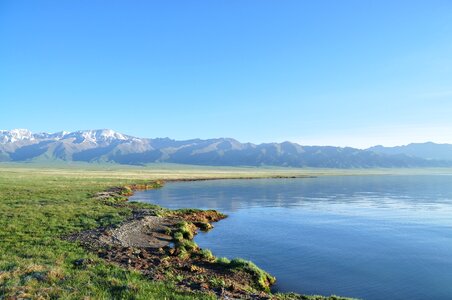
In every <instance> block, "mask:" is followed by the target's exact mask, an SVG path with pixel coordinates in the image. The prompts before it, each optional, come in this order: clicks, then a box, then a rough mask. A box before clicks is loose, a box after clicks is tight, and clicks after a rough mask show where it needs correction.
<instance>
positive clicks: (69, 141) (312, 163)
mask: <svg viewBox="0 0 452 300" xmlns="http://www.w3.org/2000/svg"><path fill="white" fill-rule="evenodd" d="M384 151H386V150H382V151H380V148H379V147H374V148H371V149H368V150H360V149H355V148H349V147H346V148H341V147H331V146H301V145H298V144H295V143H291V142H284V143H265V144H252V143H240V142H238V141H236V140H234V139H231V138H217V139H207V140H201V139H193V140H186V141H176V140H172V139H169V138H155V139H148V138H137V137H133V136H128V135H125V134H121V133H119V132H115V131H113V130H110V129H102V130H81V131H75V132H65V131H62V132H57V133H32V132H30V131H29V130H26V129H14V130H1V131H0V161H83V162H115V163H120V164H132V165H142V164H147V163H154V162H169V163H180V164H197V165H212V166H220V165H221V166H262V165H266V166H289V167H325V168H371V167H438V166H452V162H446V161H441V160H433V159H430V157H428V158H429V159H425V158H419V157H414V156H412V155H406V154H403V153H384ZM445 157H446V156H443V159H444V158H445Z"/></svg>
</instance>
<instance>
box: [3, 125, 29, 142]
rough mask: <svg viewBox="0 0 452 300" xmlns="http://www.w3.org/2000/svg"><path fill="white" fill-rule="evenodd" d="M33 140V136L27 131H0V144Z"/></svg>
mask: <svg viewBox="0 0 452 300" xmlns="http://www.w3.org/2000/svg"><path fill="white" fill-rule="evenodd" d="M31 140H34V135H33V133H32V132H31V131H30V130H27V129H13V130H0V143H2V144H6V143H14V142H17V141H31Z"/></svg>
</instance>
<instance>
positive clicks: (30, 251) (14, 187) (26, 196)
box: [0, 167, 210, 299]
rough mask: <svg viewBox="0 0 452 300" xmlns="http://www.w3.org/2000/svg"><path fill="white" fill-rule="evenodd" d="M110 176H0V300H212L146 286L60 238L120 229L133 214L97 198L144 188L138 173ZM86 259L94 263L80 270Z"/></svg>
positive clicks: (6, 171)
mask: <svg viewBox="0 0 452 300" xmlns="http://www.w3.org/2000/svg"><path fill="white" fill-rule="evenodd" d="M107 175H109V176H102V175H99V174H97V173H96V171H93V173H90V172H86V173H85V174H83V173H82V174H78V172H75V174H68V173H67V172H66V171H65V170H62V172H60V173H59V172H56V171H55V170H52V171H51V172H48V170H47V171H45V170H44V171H43V172H42V170H40V169H37V170H36V169H33V170H29V169H28V168H11V167H8V168H3V169H1V170H0V241H1V242H0V299H1V298H7V297H17V298H19V297H22V298H34V299H36V298H39V297H41V298H43V299H51V298H64V299H83V298H84V297H86V299H90V298H91V299H112V298H115V299H193V298H196V299H199V298H206V299H210V297H208V296H200V295H196V296H194V295H193V294H188V293H182V292H179V291H177V290H176V289H175V287H174V286H172V285H169V284H163V283H156V282H152V281H150V280H147V279H146V278H144V277H143V276H142V275H140V274H138V273H137V272H134V271H129V270H125V269H121V268H119V267H117V266H114V265H112V264H109V263H106V262H104V261H103V260H101V259H99V258H97V256H95V255H93V254H90V253H88V252H86V251H85V250H84V249H82V248H81V247H80V246H78V245H76V244H74V243H70V242H67V241H64V240H62V239H61V238H60V237H61V236H64V235H66V234H69V233H72V232H75V231H80V230H85V229H88V228H94V227H97V226H102V225H108V224H112V223H117V222H120V221H121V220H123V219H124V218H125V217H127V216H128V215H129V214H130V213H131V212H130V208H127V207H119V208H118V207H112V206H108V205H105V204H103V203H101V202H100V201H95V200H93V199H91V195H92V194H93V193H95V192H98V191H102V190H104V189H106V188H108V187H111V186H115V185H124V184H129V183H132V182H133V183H136V182H140V179H139V178H140V177H141V176H140V174H137V176H136V177H138V178H133V176H129V175H127V176H121V175H120V174H115V175H114V176H111V174H107ZM123 178H127V179H123ZM80 259H85V260H87V261H92V263H89V264H87V265H86V266H83V267H80V266H76V265H75V264H74V262H75V261H77V260H80Z"/></svg>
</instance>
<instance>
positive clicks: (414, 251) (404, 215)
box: [131, 175, 452, 300]
mask: <svg viewBox="0 0 452 300" xmlns="http://www.w3.org/2000/svg"><path fill="white" fill-rule="evenodd" d="M131 200H132V201H145V202H150V203H155V204H159V205H161V206H164V207H168V208H188V207H192V208H202V209H217V210H219V211H221V212H224V213H226V214H228V215H229V216H228V218H227V219H225V220H222V221H220V222H218V223H216V224H214V225H215V229H213V230H212V231H210V232H208V233H199V234H198V235H197V236H196V238H195V240H196V242H197V243H198V244H199V245H200V246H201V247H202V248H208V249H211V250H212V252H213V253H214V254H215V255H216V256H226V257H229V258H233V257H242V258H245V259H249V260H252V261H253V262H255V263H256V264H257V265H258V266H260V267H262V268H263V269H265V270H267V271H268V272H270V273H271V274H273V275H275V276H276V278H277V284H276V286H275V289H276V290H278V291H284V292H287V291H294V292H298V293H304V294H323V295H330V294H338V295H342V296H350V297H357V298H362V299H371V300H372V299H452V176H438V175H437V176H342V177H339V176H338V177H319V178H306V179H256V180H215V181H197V182H174V183H168V184H166V186H165V187H164V188H162V189H159V190H151V191H143V192H137V193H136V194H135V195H134V196H133V197H132V198H131Z"/></svg>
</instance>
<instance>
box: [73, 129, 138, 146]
mask: <svg viewBox="0 0 452 300" xmlns="http://www.w3.org/2000/svg"><path fill="white" fill-rule="evenodd" d="M66 137H74V138H76V139H77V140H79V141H83V142H91V143H99V142H111V141H114V140H128V139H129V137H128V136H126V135H124V134H122V133H119V132H116V131H114V130H111V129H97V130H79V131H75V132H71V133H69V134H66V135H65V138H66Z"/></svg>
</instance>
